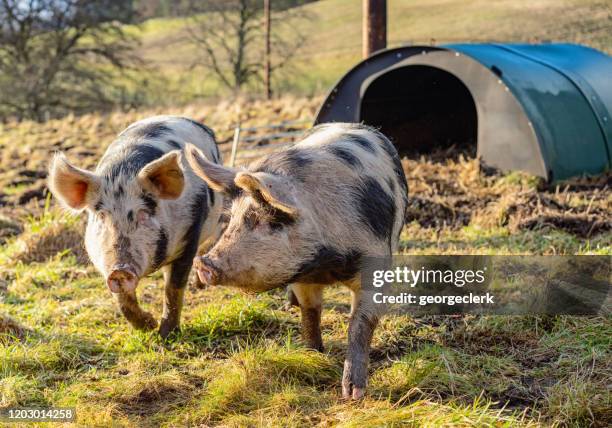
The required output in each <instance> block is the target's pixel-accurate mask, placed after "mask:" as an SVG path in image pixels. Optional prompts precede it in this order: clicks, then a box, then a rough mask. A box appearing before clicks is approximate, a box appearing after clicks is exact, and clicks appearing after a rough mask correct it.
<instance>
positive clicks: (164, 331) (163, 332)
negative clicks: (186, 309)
mask: <svg viewBox="0 0 612 428" xmlns="http://www.w3.org/2000/svg"><path fill="white" fill-rule="evenodd" d="M180 331H181V328H180V327H179V326H178V325H175V324H170V323H167V324H166V323H164V322H163V321H162V323H161V326H160V327H159V335H160V336H161V338H162V339H167V338H168V336H170V335H171V334H173V333H179V332H180Z"/></svg>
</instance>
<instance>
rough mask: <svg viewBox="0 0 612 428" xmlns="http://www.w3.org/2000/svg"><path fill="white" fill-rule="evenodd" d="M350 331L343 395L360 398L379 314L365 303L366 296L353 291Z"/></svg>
mask: <svg viewBox="0 0 612 428" xmlns="http://www.w3.org/2000/svg"><path fill="white" fill-rule="evenodd" d="M353 293H354V294H355V296H354V298H353V302H354V306H353V308H352V310H351V318H350V320H349V331H348V335H349V337H348V350H347V356H346V360H345V361H344V372H343V373H342V397H343V398H348V399H351V398H352V399H353V400H359V399H361V398H363V396H364V395H365V389H366V384H367V379H368V363H369V361H370V344H371V342H372V336H373V334H374V329H375V328H376V325H377V324H378V319H379V316H378V314H377V313H376V311H375V310H374V308H371V307H369V305H367V304H366V303H364V298H363V297H364V296H363V295H362V293H360V292H359V291H353Z"/></svg>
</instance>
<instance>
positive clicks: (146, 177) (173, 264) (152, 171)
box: [49, 116, 223, 337]
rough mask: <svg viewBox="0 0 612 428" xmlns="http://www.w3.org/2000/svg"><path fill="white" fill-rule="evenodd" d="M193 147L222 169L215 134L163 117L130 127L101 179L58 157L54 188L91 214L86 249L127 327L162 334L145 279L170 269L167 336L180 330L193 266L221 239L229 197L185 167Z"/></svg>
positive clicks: (104, 162) (100, 170)
mask: <svg viewBox="0 0 612 428" xmlns="http://www.w3.org/2000/svg"><path fill="white" fill-rule="evenodd" d="M186 144H191V145H193V146H194V147H197V148H198V150H200V151H201V153H203V154H204V155H205V156H206V157H207V158H208V159H210V162H213V163H219V162H221V159H220V155H219V150H218V148H217V145H216V143H215V138H214V134H213V132H212V131H211V130H210V129H209V128H208V127H206V126H204V125H202V124H200V123H198V122H195V121H193V120H190V119H187V118H182V117H174V116H156V117H151V118H148V119H145V120H142V121H139V122H136V123H133V124H132V125H130V126H129V127H128V128H127V129H125V130H124V131H123V132H122V133H121V134H119V136H118V138H117V139H116V140H115V141H114V142H113V143H112V144H111V145H110V146H109V147H108V149H107V150H106V152H105V154H104V156H103V157H102V159H101V160H100V162H99V163H98V165H97V167H96V169H95V171H94V172H91V171H87V170H84V169H80V168H77V167H76V166H74V165H72V164H71V163H69V162H68V160H67V159H66V157H65V156H64V155H63V154H62V153H58V154H57V155H56V156H55V157H54V159H53V161H52V163H51V167H50V171H49V188H50V189H51V192H52V193H53V195H55V197H56V198H57V199H59V201H60V202H61V203H62V204H63V205H65V206H66V207H68V208H69V209H71V210H74V211H77V212H81V211H85V212H86V213H87V218H88V221H87V229H86V234H85V247H86V249H87V253H88V254H89V257H90V259H91V261H92V262H93V264H94V266H95V267H96V268H97V269H98V271H100V273H101V274H102V275H103V276H104V278H105V280H106V284H107V285H108V288H109V289H110V291H111V292H112V293H113V294H114V295H115V297H116V299H117V301H118V303H119V307H120V309H121V311H122V312H123V314H124V315H125V317H126V318H127V320H128V321H129V322H130V323H131V324H132V325H133V326H134V327H136V328H139V329H154V328H155V327H156V326H157V322H156V320H155V319H154V318H153V316H152V315H151V314H149V313H147V312H145V311H143V310H142V309H141V308H140V306H139V304H138V301H137V299H136V286H137V284H138V281H139V279H140V278H142V277H144V276H146V275H149V274H151V273H152V272H155V271H157V270H158V269H162V270H163V274H164V281H165V299H164V310H163V315H162V319H161V323H160V328H159V332H160V334H161V335H162V336H163V337H166V336H167V335H168V334H169V333H170V332H172V331H174V330H176V329H177V328H178V327H179V321H180V314H181V307H182V305H183V294H184V290H185V285H186V282H187V279H188V276H189V272H190V270H191V266H192V261H193V258H194V256H195V255H196V254H197V252H198V248H199V249H200V250H201V251H202V252H203V251H204V250H206V249H207V248H209V247H210V246H211V245H212V244H213V242H214V241H215V240H216V238H217V237H218V235H219V233H220V228H219V216H220V213H221V206H222V203H223V201H222V198H223V196H222V195H216V194H215V193H214V192H213V190H212V189H211V188H210V187H209V186H207V185H206V183H205V182H202V180H200V179H199V178H198V177H196V176H195V175H194V173H193V172H192V171H191V170H190V169H189V168H186V165H179V164H180V162H181V158H182V157H181V155H180V153H181V151H182V150H183V149H184V147H185V145H186Z"/></svg>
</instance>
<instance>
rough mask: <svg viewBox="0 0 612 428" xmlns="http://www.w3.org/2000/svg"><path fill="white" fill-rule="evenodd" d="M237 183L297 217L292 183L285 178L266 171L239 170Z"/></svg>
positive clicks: (259, 197)
mask: <svg viewBox="0 0 612 428" xmlns="http://www.w3.org/2000/svg"><path fill="white" fill-rule="evenodd" d="M235 183H236V186H238V187H240V188H241V189H244V190H246V191H247V192H249V193H250V194H252V195H255V196H256V197H257V198H258V199H263V200H264V202H266V203H268V204H270V205H272V206H273V207H274V208H276V209H278V210H281V211H283V212H284V213H286V214H289V215H290V216H293V217H297V215H298V210H297V207H296V203H295V198H294V197H293V195H292V193H291V187H290V185H289V184H288V183H287V182H286V181H285V180H284V179H283V178H281V177H277V176H275V175H272V174H268V173H265V172H239V173H238V175H236V179H235Z"/></svg>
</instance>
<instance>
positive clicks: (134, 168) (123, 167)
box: [98, 143, 164, 181]
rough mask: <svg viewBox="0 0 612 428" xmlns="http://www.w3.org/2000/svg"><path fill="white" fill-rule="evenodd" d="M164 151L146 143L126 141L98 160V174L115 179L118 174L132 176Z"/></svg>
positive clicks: (110, 179)
mask: <svg viewBox="0 0 612 428" xmlns="http://www.w3.org/2000/svg"><path fill="white" fill-rule="evenodd" d="M163 155H164V152H163V151H162V150H160V149H158V148H157V147H153V146H151V145H148V144H129V143H126V144H125V145H124V146H123V147H121V148H120V149H118V150H114V151H113V152H112V153H111V154H109V155H108V156H105V157H104V158H103V159H102V160H101V161H100V166H99V167H98V170H99V173H100V175H103V176H105V177H106V178H107V179H108V180H109V181H115V180H116V179H117V178H118V177H119V176H120V175H124V176H127V177H134V176H135V175H136V174H137V173H138V172H139V171H140V170H141V169H142V168H143V167H144V166H145V165H147V164H148V163H150V162H152V161H154V160H155V159H159V158H160V157H162V156H163Z"/></svg>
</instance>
